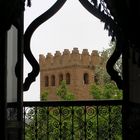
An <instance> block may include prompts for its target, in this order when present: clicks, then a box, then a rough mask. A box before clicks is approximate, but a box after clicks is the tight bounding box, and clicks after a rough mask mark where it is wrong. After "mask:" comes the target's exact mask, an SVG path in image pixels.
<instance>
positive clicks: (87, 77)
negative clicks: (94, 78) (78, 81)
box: [83, 73, 89, 84]
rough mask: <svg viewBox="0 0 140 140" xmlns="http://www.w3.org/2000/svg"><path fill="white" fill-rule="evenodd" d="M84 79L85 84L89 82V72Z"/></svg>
mask: <svg viewBox="0 0 140 140" xmlns="http://www.w3.org/2000/svg"><path fill="white" fill-rule="evenodd" d="M83 81H84V84H89V75H88V73H84V75H83Z"/></svg>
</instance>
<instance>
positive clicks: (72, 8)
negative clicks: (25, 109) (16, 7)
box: [24, 0, 110, 101]
mask: <svg viewBox="0 0 140 140" xmlns="http://www.w3.org/2000/svg"><path fill="white" fill-rule="evenodd" d="M55 1H56V0H33V1H32V7H31V8H27V7H26V9H25V23H24V24H25V29H26V28H27V27H28V25H29V24H30V23H31V22H32V21H33V20H34V19H35V18H36V17H38V16H39V15H40V14H42V13H43V12H44V11H46V10H47V9H48V8H49V7H50V6H51V5H53V3H54V2H55ZM109 42H110V37H108V32H107V31H106V30H104V24H103V23H101V22H100V20H98V19H97V18H95V17H94V16H93V15H91V14H90V13H89V12H88V11H87V10H86V9H85V8H84V7H83V6H82V5H81V4H80V2H79V1H78V0H67V2H66V3H65V4H64V6H63V7H62V8H61V9H60V11H58V12H57V13H56V14H55V15H54V16H53V17H52V18H51V19H49V20H48V21H46V22H45V23H43V24H42V25H41V26H40V27H39V28H38V29H37V30H36V31H35V32H34V34H33V36H32V41H31V50H32V52H33V54H34V56H35V57H36V59H37V60H38V59H39V54H44V55H46V54H47V53H48V52H51V53H52V54H54V53H55V51H57V50H59V51H61V52H63V50H64V49H69V50H70V51H71V50H72V49H73V48H74V47H77V48H78V49H79V51H80V53H81V52H82V50H83V49H88V50H89V53H91V52H92V50H99V51H102V50H103V49H104V48H108V47H109ZM30 71H31V67H30V65H29V64H28V62H27V61H26V59H25V62H24V77H26V76H27V74H28V73H29V72H30ZM39 79H40V75H38V77H37V79H36V82H34V83H32V85H31V87H30V89H29V90H28V91H27V92H24V101H39V99H40V80H39Z"/></svg>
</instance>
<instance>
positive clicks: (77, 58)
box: [39, 48, 101, 69]
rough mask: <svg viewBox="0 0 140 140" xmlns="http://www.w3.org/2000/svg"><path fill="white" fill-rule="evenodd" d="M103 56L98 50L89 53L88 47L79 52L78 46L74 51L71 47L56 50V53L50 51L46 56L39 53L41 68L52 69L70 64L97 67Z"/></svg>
mask: <svg viewBox="0 0 140 140" xmlns="http://www.w3.org/2000/svg"><path fill="white" fill-rule="evenodd" d="M100 61H101V57H100V56H99V53H98V51H97V50H93V51H92V53H91V54H89V52H88V49H83V51H82V53H79V50H78V48H73V50H72V52H70V50H69V49H64V51H63V53H61V52H60V51H56V52H55V54H54V55H52V54H51V53H48V54H47V55H46V57H45V56H44V55H42V54H40V55H39V63H40V69H52V68H60V67H69V66H76V65H77V66H84V67H89V66H90V67H95V66H96V65H99V64H100Z"/></svg>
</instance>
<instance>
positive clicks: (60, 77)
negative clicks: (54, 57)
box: [59, 74, 63, 84]
mask: <svg viewBox="0 0 140 140" xmlns="http://www.w3.org/2000/svg"><path fill="white" fill-rule="evenodd" d="M62 81H63V74H60V75H59V84H61V82H62Z"/></svg>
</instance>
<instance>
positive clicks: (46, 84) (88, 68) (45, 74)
mask: <svg viewBox="0 0 140 140" xmlns="http://www.w3.org/2000/svg"><path fill="white" fill-rule="evenodd" d="M100 60H101V58H100V56H99V53H98V51H96V50H93V51H92V53H91V55H90V54H89V52H88V50H87V49H83V51H82V53H81V54H80V53H79V50H78V48H73V50H72V52H70V51H69V50H68V49H65V50H64V52H63V53H62V54H61V53H60V51H56V53H55V54H54V56H53V55H52V54H51V53H48V54H47V56H46V57H45V56H44V55H40V56H39V64H40V94H42V93H43V92H44V91H45V90H47V91H48V100H59V97H58V96H57V95H56V91H57V88H58V87H59V85H60V83H61V81H62V80H65V81H66V84H67V87H68V89H69V90H70V91H71V92H72V93H73V94H74V97H75V99H76V100H86V99H92V98H93V97H92V96H91V95H90V92H89V88H90V85H91V84H92V83H94V73H95V68H96V66H97V65H99V64H100V62H101V61H100Z"/></svg>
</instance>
